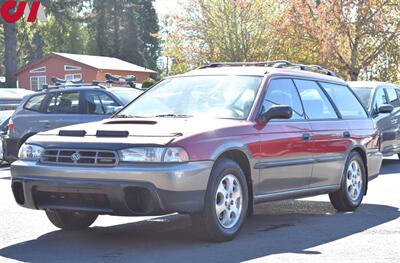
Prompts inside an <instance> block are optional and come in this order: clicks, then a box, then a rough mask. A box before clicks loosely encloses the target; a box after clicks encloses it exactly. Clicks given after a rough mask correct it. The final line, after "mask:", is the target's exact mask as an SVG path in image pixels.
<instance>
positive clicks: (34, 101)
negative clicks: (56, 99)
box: [24, 94, 46, 111]
mask: <svg viewBox="0 0 400 263" xmlns="http://www.w3.org/2000/svg"><path fill="white" fill-rule="evenodd" d="M45 97H46V95H45V94H43V95H38V96H33V97H32V98H30V99H29V100H28V101H27V102H26V103H25V106H24V108H25V109H27V110H31V111H40V106H41V105H42V102H43V100H44V98H45Z"/></svg>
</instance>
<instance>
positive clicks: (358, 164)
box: [329, 152, 367, 212]
mask: <svg viewBox="0 0 400 263" xmlns="http://www.w3.org/2000/svg"><path fill="white" fill-rule="evenodd" d="M366 178H367V176H366V169H365V164H364V161H363V159H362V158H361V156H360V154H359V153H357V152H351V153H350V155H349V157H348V158H347V161H346V166H345V169H344V174H343V176H342V182H341V187H340V189H339V191H337V192H334V193H330V194H329V198H330V200H331V203H332V205H333V207H334V208H335V209H336V210H338V211H341V212H349V211H354V210H356V209H357V208H358V207H359V206H360V205H361V202H362V200H363V198H364V195H365V190H366Z"/></svg>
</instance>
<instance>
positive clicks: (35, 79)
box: [31, 76, 46, 91]
mask: <svg viewBox="0 0 400 263" xmlns="http://www.w3.org/2000/svg"><path fill="white" fill-rule="evenodd" d="M44 84H46V76H32V77H31V90H33V91H37V90H41V89H42V88H43V85H44Z"/></svg>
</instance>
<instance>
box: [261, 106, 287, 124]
mask: <svg viewBox="0 0 400 263" xmlns="http://www.w3.org/2000/svg"><path fill="white" fill-rule="evenodd" d="M292 116H293V110H292V108H291V107H289V106H286V105H275V106H272V107H271V108H270V109H269V110H268V111H267V112H264V113H263V114H261V116H260V117H259V118H258V119H259V120H260V121H261V122H262V123H265V124H267V123H268V122H269V121H270V120H272V119H290V118H292Z"/></svg>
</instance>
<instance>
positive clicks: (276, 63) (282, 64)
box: [199, 60, 337, 77]
mask: <svg viewBox="0 0 400 263" xmlns="http://www.w3.org/2000/svg"><path fill="white" fill-rule="evenodd" d="M251 66H255V67H273V68H289V69H290V68H293V69H300V70H305V71H316V72H318V73H322V74H325V75H328V76H333V77H336V76H337V75H336V73H335V72H334V71H331V70H329V69H325V68H323V67H321V66H318V65H304V64H296V63H292V62H290V61H287V60H272V61H263V62H215V63H211V64H208V65H205V66H202V67H200V68H199V69H205V68H218V67H251Z"/></svg>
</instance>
